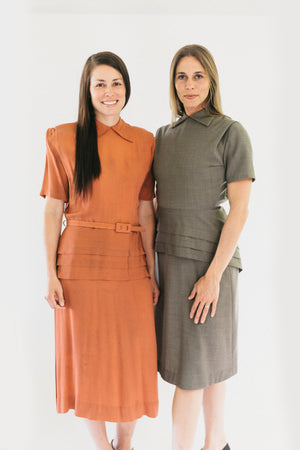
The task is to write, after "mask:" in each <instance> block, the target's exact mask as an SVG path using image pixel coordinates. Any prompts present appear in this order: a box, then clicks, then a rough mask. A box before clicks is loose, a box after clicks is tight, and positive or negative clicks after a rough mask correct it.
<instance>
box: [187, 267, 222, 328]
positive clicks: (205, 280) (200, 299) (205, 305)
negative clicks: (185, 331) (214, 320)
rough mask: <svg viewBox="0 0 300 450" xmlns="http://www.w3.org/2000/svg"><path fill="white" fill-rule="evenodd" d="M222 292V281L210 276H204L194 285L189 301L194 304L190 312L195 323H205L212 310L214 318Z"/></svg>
mask: <svg viewBox="0 0 300 450" xmlns="http://www.w3.org/2000/svg"><path fill="white" fill-rule="evenodd" d="M219 292H220V280H219V279H217V278H213V277H211V276H208V275H204V276H203V277H201V278H199V280H198V281H197V282H196V283H195V284H194V287H193V289H192V292H191V293H190V295H189V297H188V299H189V300H192V299H193V298H194V299H195V300H194V303H193V306H192V309H191V312H190V318H191V319H193V318H194V323H199V320H200V318H201V320H200V323H204V322H205V320H206V316H207V314H208V312H209V310H210V309H211V313H210V316H211V317H214V315H215V313H216V309H217V303H218V298H219Z"/></svg>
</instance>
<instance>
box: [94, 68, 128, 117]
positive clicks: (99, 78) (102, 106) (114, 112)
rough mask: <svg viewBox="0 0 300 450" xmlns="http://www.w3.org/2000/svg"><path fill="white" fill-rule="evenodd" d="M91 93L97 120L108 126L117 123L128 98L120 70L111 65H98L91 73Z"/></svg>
mask: <svg viewBox="0 0 300 450" xmlns="http://www.w3.org/2000/svg"><path fill="white" fill-rule="evenodd" d="M90 93H91V100H92V105H93V107H94V111H95V116H96V120H98V121H99V122H102V123H104V124H106V125H108V126H113V125H115V124H116V123H117V122H118V121H119V118H120V112H121V110H122V108H123V107H124V105H125V99H126V88H125V83H124V80H123V77H122V75H121V74H120V72H118V71H117V70H116V69H114V68H113V67H110V66H106V65H102V64H101V65H99V66H96V67H95V68H94V70H93V71H92V73H91V83H90Z"/></svg>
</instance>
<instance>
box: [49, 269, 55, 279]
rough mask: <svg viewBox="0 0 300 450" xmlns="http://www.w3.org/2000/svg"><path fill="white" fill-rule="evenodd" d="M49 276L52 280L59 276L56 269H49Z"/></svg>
mask: <svg viewBox="0 0 300 450" xmlns="http://www.w3.org/2000/svg"><path fill="white" fill-rule="evenodd" d="M48 278H49V280H51V279H53V278H57V272H56V269H52V270H48Z"/></svg>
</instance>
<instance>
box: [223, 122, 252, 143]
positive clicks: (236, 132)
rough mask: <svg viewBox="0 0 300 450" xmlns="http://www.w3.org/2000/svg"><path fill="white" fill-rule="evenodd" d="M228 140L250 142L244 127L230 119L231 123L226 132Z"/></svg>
mask: <svg viewBox="0 0 300 450" xmlns="http://www.w3.org/2000/svg"><path fill="white" fill-rule="evenodd" d="M226 138H227V140H242V141H243V140H244V141H249V135H248V133H247V131H246V129H245V128H244V127H243V125H242V124H241V123H240V122H238V121H236V120H232V119H230V123H229V126H228V129H227V131H226Z"/></svg>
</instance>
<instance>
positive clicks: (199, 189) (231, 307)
mask: <svg viewBox="0 0 300 450" xmlns="http://www.w3.org/2000/svg"><path fill="white" fill-rule="evenodd" d="M170 96H171V109H172V113H173V121H172V123H171V124H170V125H167V126H164V127H161V128H160V129H159V130H158V132H157V136H156V141H157V143H156V150H155V156H154V175H155V178H156V183H157V202H158V226H157V236H156V243H155V247H156V251H157V252H158V261H159V284H160V298H159V301H158V304H157V307H156V331H157V341H158V367H159V372H160V374H161V376H162V377H163V378H164V379H165V380H166V381H168V382H169V383H172V384H174V385H175V386H176V389H175V394H174V399H173V408H172V416H173V436H172V442H173V445H172V448H173V450H179V449H184V450H189V449H190V448H191V446H192V443H193V440H194V434H195V429H196V424H197V421H198V416H199V411H200V407H201V405H203V412H204V419H205V443H204V447H203V450H229V448H230V447H229V444H228V443H227V439H226V436H225V431H224V398H225V380H226V379H228V378H229V377H231V376H233V375H234V374H235V373H236V372H237V295H236V293H237V277H238V273H239V271H240V270H241V269H242V266H241V260H240V255H239V250H238V248H237V242H238V238H239V236H240V233H241V231H242V229H243V227H244V224H245V222H246V218H247V215H248V203H249V197H250V190H251V184H252V181H253V180H254V170H253V164H252V151H251V145H250V141H249V138H248V135H247V133H246V131H245V129H244V128H243V127H242V125H241V124H240V123H239V122H236V121H234V120H232V119H230V118H229V117H227V116H225V115H224V114H223V112H222V109H221V101H220V91H219V80H218V73H217V68H216V66H215V63H214V60H213V57H212V55H211V54H210V53H209V51H208V50H207V49H206V48H204V47H202V46H200V45H187V46H185V47H183V48H181V49H180V50H179V51H178V52H177V53H176V55H175V56H174V58H173V61H172V65H171V72H170ZM226 200H228V201H229V205H230V210H229V214H228V216H227V215H226V213H225V210H224V209H223V208H222V206H221V204H222V203H223V202H225V201H226Z"/></svg>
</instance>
